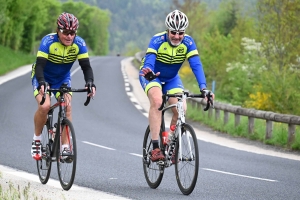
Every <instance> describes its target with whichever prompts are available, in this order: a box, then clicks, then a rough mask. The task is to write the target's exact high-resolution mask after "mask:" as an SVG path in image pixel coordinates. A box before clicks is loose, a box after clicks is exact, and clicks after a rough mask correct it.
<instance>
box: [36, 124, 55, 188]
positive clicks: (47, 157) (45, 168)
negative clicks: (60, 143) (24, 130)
mask: <svg viewBox="0 0 300 200" xmlns="http://www.w3.org/2000/svg"><path fill="white" fill-rule="evenodd" d="M48 124H49V123H48V121H47V123H46V124H45V125H44V127H43V130H42V134H41V137H42V159H41V160H37V161H36V167H37V171H38V175H39V179H40V181H41V183H42V184H46V183H47V182H48V180H49V177H50V173H51V166H52V161H51V153H50V152H51V147H52V143H51V142H52V140H50V139H51V138H50V136H49V132H48V130H49V129H50V127H49V125H48Z"/></svg>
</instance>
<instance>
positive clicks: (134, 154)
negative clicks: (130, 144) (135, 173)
mask: <svg viewBox="0 0 300 200" xmlns="http://www.w3.org/2000/svg"><path fill="white" fill-rule="evenodd" d="M129 154H131V155H133V156H138V157H141V158H142V157H143V155H141V154H136V153H129Z"/></svg>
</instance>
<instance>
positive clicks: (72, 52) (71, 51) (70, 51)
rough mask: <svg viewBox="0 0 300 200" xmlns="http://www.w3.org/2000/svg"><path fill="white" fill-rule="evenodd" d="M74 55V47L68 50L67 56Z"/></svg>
mask: <svg viewBox="0 0 300 200" xmlns="http://www.w3.org/2000/svg"><path fill="white" fill-rule="evenodd" d="M74 53H76V49H75V48H74V47H72V48H70V49H69V51H68V54H74Z"/></svg>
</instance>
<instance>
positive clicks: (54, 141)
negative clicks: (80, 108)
mask: <svg viewBox="0 0 300 200" xmlns="http://www.w3.org/2000/svg"><path fill="white" fill-rule="evenodd" d="M47 91H48V92H50V93H49V95H50V97H51V92H59V97H58V98H57V102H56V103H55V104H53V105H51V106H50V110H49V112H48V114H47V121H46V123H45V125H44V127H43V130H42V134H41V136H42V158H41V160H37V170H38V175H39V179H40V181H41V183H42V184H46V183H47V182H48V180H49V177H50V173H51V166H52V162H57V171H58V177H59V181H60V184H61V186H62V188H63V189H64V190H69V189H70V188H71V187H72V185H73V182H74V179H75V172H76V162H77V147H76V137H75V131H74V127H73V125H72V122H71V121H70V120H68V119H67V117H66V105H65V104H66V103H65V97H64V94H66V93H69V92H87V93H88V94H89V93H90V92H91V91H92V89H91V87H88V88H87V89H74V88H71V87H68V86H67V85H66V84H63V85H62V86H61V87H60V88H59V89H54V88H49V89H48V84H46V86H45V92H44V96H43V98H42V101H41V102H40V105H43V104H44V102H45V99H46V94H47ZM89 102H90V97H89V96H88V97H87V99H86V102H85V103H84V105H85V106H87V105H88V104H89ZM56 108H59V111H58V118H57V123H55V124H54V125H53V113H54V110H55V109H56ZM55 128H56V133H55V132H54V129H55ZM63 132H64V133H65V134H66V137H67V141H68V145H69V148H70V152H64V151H61V145H62V144H61V141H62V138H61V137H62V133H63Z"/></svg>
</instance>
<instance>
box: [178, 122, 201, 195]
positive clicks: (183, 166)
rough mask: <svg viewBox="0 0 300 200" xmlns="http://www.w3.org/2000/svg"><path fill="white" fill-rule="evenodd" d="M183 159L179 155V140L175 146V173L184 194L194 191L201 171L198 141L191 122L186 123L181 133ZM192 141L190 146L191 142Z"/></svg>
mask: <svg viewBox="0 0 300 200" xmlns="http://www.w3.org/2000/svg"><path fill="white" fill-rule="evenodd" d="M181 135H182V137H181V141H182V142H181V151H182V159H180V158H178V157H179V153H178V151H179V141H178V140H177V143H176V147H175V174H176V180H177V184H178V186H179V189H180V191H181V192H182V193H183V194H184V195H189V194H191V193H192V192H193V190H194V188H195V186H196V183H197V179H198V171H199V151H198V141H197V137H196V134H195V131H194V129H193V128H192V126H190V125H189V124H184V125H183V127H182V133H181ZM188 142H190V147H191V148H189V144H188Z"/></svg>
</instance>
